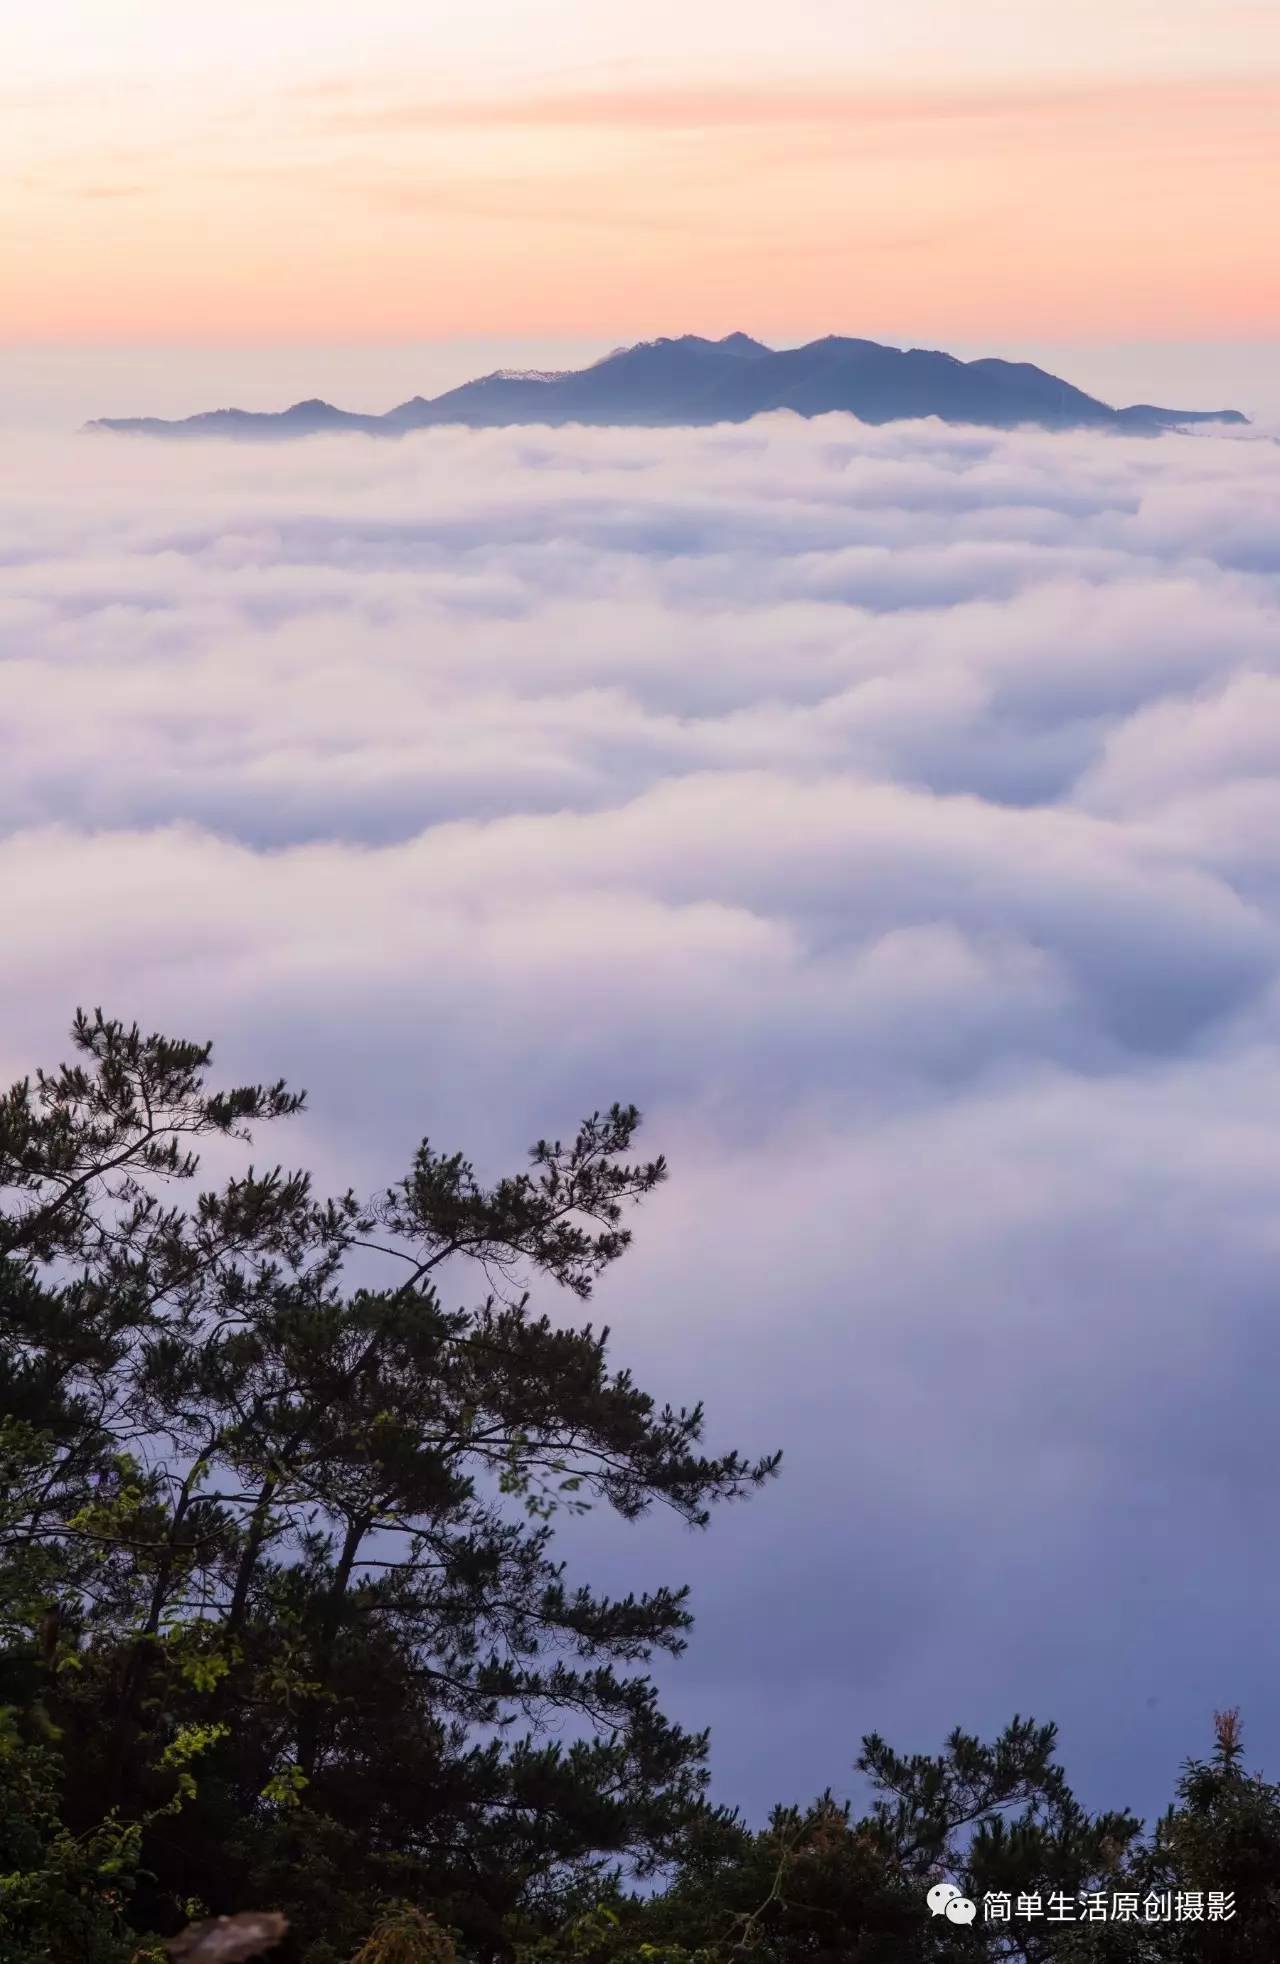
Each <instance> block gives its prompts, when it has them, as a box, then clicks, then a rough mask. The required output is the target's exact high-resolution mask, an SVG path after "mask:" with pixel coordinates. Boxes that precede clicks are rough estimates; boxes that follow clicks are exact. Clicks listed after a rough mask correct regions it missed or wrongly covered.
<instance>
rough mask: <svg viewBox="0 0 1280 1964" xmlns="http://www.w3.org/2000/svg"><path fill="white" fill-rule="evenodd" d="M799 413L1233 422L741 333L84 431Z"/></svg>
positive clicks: (1003, 368)
mask: <svg viewBox="0 0 1280 1964" xmlns="http://www.w3.org/2000/svg"><path fill="white" fill-rule="evenodd" d="M770 409H788V410H791V411H793V412H794V413H795V414H797V415H800V416H821V415H823V414H825V413H826V412H827V411H829V410H845V411H847V412H849V413H850V414H851V415H854V416H857V417H860V418H861V420H862V421H863V422H865V423H889V422H895V421H897V420H899V419H900V418H902V417H914V416H937V417H940V418H941V419H942V421H943V422H946V423H979V424H985V425H989V426H990V425H994V426H995V427H997V428H1000V429H1012V428H1014V427H1016V426H1017V425H1019V424H1024V423H1030V424H1035V425H1038V426H1039V427H1041V428H1044V429H1080V428H1097V429H1116V430H1127V431H1135V430H1136V431H1144V432H1150V433H1155V432H1156V431H1159V430H1165V429H1177V428H1180V427H1183V426H1186V425H1188V424H1191V423H1202V422H1223V423H1244V422H1247V421H1248V418H1247V417H1245V416H1242V415H1241V414H1240V412H1239V410H1236V409H1159V408H1156V407H1155V406H1154V405H1152V404H1149V403H1139V404H1137V405H1135V406H1134V407H1132V408H1129V409H1112V408H1111V407H1110V406H1109V404H1107V403H1105V402H1099V401H1098V399H1097V398H1096V397H1095V396H1090V395H1086V394H1085V393H1084V392H1083V390H1081V389H1076V388H1073V387H1072V386H1071V384H1070V383H1069V382H1064V381H1062V380H1061V379H1060V378H1059V377H1058V376H1056V375H1049V374H1047V373H1046V371H1045V370H1044V369H1043V368H1036V367H1034V366H1033V365H1032V364H1031V363H1030V362H1025V361H997V360H995V359H992V358H990V357H988V358H986V359H984V360H981V361H958V360H957V359H956V357H955V356H954V355H948V354H942V353H940V352H938V351H936V350H933V349H927V348H906V349H903V348H886V347H882V346H881V345H880V343H879V342H877V341H854V340H850V339H848V338H847V337H846V336H843V335H838V334H832V335H828V336H827V337H826V339H825V340H822V341H810V342H808V343H807V344H806V345H805V346H804V347H802V348H783V349H773V348H766V347H765V346H764V344H763V342H760V341H753V340H752V338H751V336H750V335H749V334H727V335H726V336H725V337H724V339H723V340H722V341H707V340H704V339H703V338H702V336H701V335H697V334H683V335H681V336H680V337H679V338H678V339H675V340H668V339H665V338H664V339H662V340H658V341H640V342H637V344H636V346H635V347H634V348H618V349H616V350H615V351H614V353H613V354H611V355H606V356H605V357H604V359H603V360H602V361H598V362H594V363H593V364H592V366H591V367H590V368H580V369H573V370H567V371H565V372H563V373H560V374H544V373H536V372H527V373H526V372H520V371H513V370H508V369H500V370H498V372H497V373H496V374H493V375H482V376H480V377H479V379H478V380H476V381H474V382H465V383H464V384H463V385H462V387H461V388H458V389H450V390H448V391H447V392H446V393H445V394H444V395H440V396H435V397H433V398H430V399H428V398H427V397H425V396H414V397H413V398H412V399H411V400H410V401H409V402H402V403H401V404H400V405H399V406H398V407H397V408H395V409H391V410H388V411H387V413H386V414H385V415H383V416H360V415H354V414H352V413H350V412H349V411H347V410H343V409H335V408H334V407H333V405H332V404H331V403H327V402H318V401H310V402H295V403H294V405H293V407H292V408H291V409H286V410H283V411H282V412H281V413H280V414H278V415H262V414H258V413H256V412H254V411H250V410H245V409H215V410H213V411H211V412H209V413H207V414H205V415H202V416H188V417H186V418H185V419H184V420H183V421H181V422H164V421H162V420H160V419H159V418H158V417H152V416H137V417H105V418H103V419H102V420H101V421H100V422H96V423H91V424H90V425H89V428H90V429H94V430H126V431H134V432H138V433H141V434H143V435H147V436H166V437H207V436H222V437H247V438H255V437H256V438H282V437H294V436H309V435H314V434H316V433H317V432H321V431H328V430H356V431H361V432H364V433H366V434H368V435H371V436H403V435H404V434H405V433H406V432H407V431H410V430H420V429H427V428H429V427H432V426H434V425H439V424H446V423H461V424H465V425H467V426H468V427H470V428H472V429H484V428H496V427H500V426H501V425H504V424H511V423H541V424H563V423H593V424H597V425H619V424H621V425H626V424H630V425H637V424H639V425H647V426H655V425H662V424H709V423H744V422H746V421H747V420H748V418H750V417H752V416H758V415H760V414H761V413H762V412H763V411H765V410H770Z"/></svg>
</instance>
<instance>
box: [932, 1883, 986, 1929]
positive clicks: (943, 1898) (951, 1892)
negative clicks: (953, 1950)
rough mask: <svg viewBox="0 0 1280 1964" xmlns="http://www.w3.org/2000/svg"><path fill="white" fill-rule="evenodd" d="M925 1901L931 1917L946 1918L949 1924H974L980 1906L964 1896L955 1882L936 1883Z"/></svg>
mask: <svg viewBox="0 0 1280 1964" xmlns="http://www.w3.org/2000/svg"><path fill="white" fill-rule="evenodd" d="M925 1901H926V1902H927V1903H928V1905H929V1914H930V1915H931V1916H945V1917H946V1919H947V1922H948V1923H972V1922H973V1920H974V1918H975V1917H976V1916H977V1914H978V1905H977V1904H976V1903H973V1902H970V1900H969V1898H968V1897H967V1896H962V1895H961V1894H960V1891H959V1890H958V1889H957V1888H956V1885H955V1883H954V1882H935V1883H934V1885H933V1887H932V1889H931V1890H930V1891H929V1893H928V1895H927V1896H926V1897H925Z"/></svg>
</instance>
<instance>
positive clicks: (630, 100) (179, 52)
mask: <svg viewBox="0 0 1280 1964" xmlns="http://www.w3.org/2000/svg"><path fill="white" fill-rule="evenodd" d="M0 53H3V55H4V71H5V73H4V79H3V81H0V107H2V109H3V115H2V116H0V162H2V164H3V170H2V171H0V300H2V302H3V306H2V310H0V336H2V337H3V338H4V339H6V340H7V341H9V342H11V343H24V344H28V345H29V344H31V343H47V344H56V343H71V342H74V343H80V344H84V343H95V342H96V343H121V342H124V343H129V342H139V341H147V342H149V343H156V342H171V343H183V342H187V343H194V342H199V343H201V344H204V345H208V344H210V343H217V342H224V343H240V344H242V345H243V344H245V343H254V344H259V345H261V344H263V343H268V342H273V341H275V342H287V343H290V344H298V343H303V342H307V341H323V342H326V343H336V342H344V343H348V344H350V343H368V342H379V341H404V340H406V339H413V340H430V339H433V338H445V337H450V336H461V335H472V336H506V335H513V334H521V335H526V336H529V337H531V338H536V337H539V336H542V337H546V336H585V337H606V338H607V337H610V336H614V337H624V336H625V337H632V338H634V337H635V336H636V335H638V334H646V333H655V332H672V331H675V332H678V331H680V330H681V329H684V328H689V327H693V328H696V329H697V330H699V331H701V332H704V333H717V332H726V331H728V330H729V329H731V328H736V327H748V328H750V329H751V330H752V331H753V332H757V333H760V334H764V335H772V336H775V337H777V338H780V339H781V338H787V337H796V338H800V337H803V336H804V335H806V334H809V333H816V332H824V331H831V330H833V329H839V330H840V331H845V332H857V333H863V334H883V335H885V336H886V337H888V338H892V337H893V336H894V335H895V333H898V332H900V331H901V330H902V329H903V327H904V326H906V325H910V326H911V327H912V328H914V329H917V330H921V331H925V330H927V331H931V332H932V333H934V334H935V335H937V336H938V337H939V338H944V337H946V336H950V337H951V338H952V340H953V341H959V342H963V341H969V342H972V341H981V340H982V339H983V338H984V337H987V338H991V337H995V336H999V337H1000V339H1001V340H1002V341H1004V342H1007V341H1008V340H1009V337H1010V336H1011V335H1013V336H1017V335H1021V336H1025V337H1027V339H1029V340H1034V341H1039V342H1043V341H1045V340H1046V339H1053V340H1056V341H1069V340H1073V339H1080V340H1088V339H1091V338H1092V339H1098V338H1107V339H1113V340H1114V339H1124V338H1128V339H1150V340H1162V339H1163V340H1176V339H1183V340H1189V339H1194V338H1196V337H1206V336H1208V337H1213V338H1215V339H1216V340H1218V341H1223V340H1230V339H1240V340H1242V341H1245V340H1255V341H1256V340H1268V339H1271V338H1273V337H1274V336H1275V335H1276V333H1277V331H1280V272H1278V271H1277V256H1276V254H1275V251H1274V248H1273V243H1272V235H1273V232H1274V226H1275V216H1276V213H1277V211H1278V210H1280V134H1278V133H1280V5H1277V4H1276V3H1275V0H1264V3H1263V4H1248V3H1245V4H1231V0H1226V4H1217V3H1216V0H1071V4H1069V5H1068V4H1050V3H1049V0H1019V3H1018V4H1015V3H1014V0H969V3H968V4H960V0H894V4H893V5H892V6H890V5H887V4H876V5H865V4H857V0H785V4H779V3H778V0H769V4H763V0H648V4H646V5H644V6H632V5H627V6H621V5H616V4H600V0H550V4H543V5H539V6H536V7H535V6H533V5H522V4H512V0H469V3H468V4H467V5H466V6H465V7H463V6H459V5H451V6H448V7H441V6H431V5H426V6H424V5H423V4H421V0H365V4H362V5H359V6H357V5H354V4H341V5H339V4H334V0H220V4H218V5H216V6H212V7H196V6H193V5H189V4H184V5H178V6H175V5H174V4H172V0H45V3H44V4H42V5H40V6H37V7H31V8H27V9H24V10H23V11H22V13H21V14H20V15H18V16H16V17H11V18H10V19H9V20H8V22H7V23H6V25H5V26H4V27H3V29H0Z"/></svg>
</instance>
